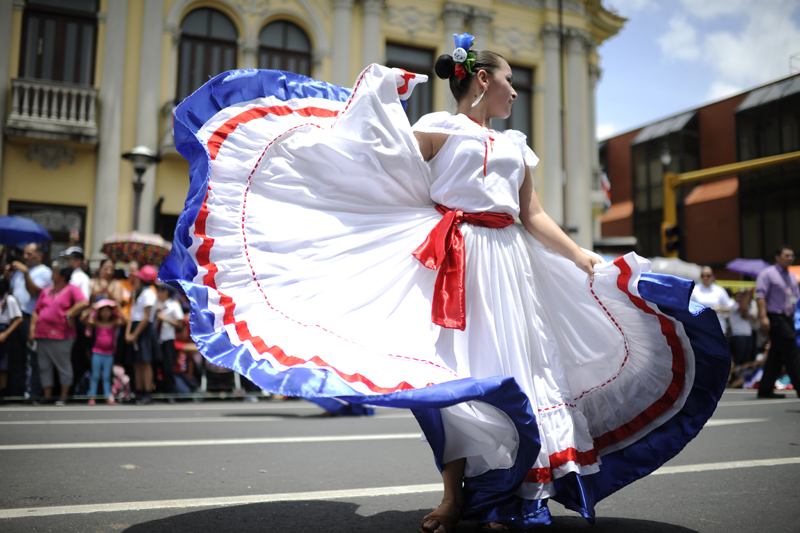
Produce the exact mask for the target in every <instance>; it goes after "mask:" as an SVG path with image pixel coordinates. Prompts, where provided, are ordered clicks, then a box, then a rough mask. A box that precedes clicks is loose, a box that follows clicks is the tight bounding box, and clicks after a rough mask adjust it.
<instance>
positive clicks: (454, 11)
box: [442, 2, 471, 113]
mask: <svg viewBox="0 0 800 533" xmlns="http://www.w3.org/2000/svg"><path fill="white" fill-rule="evenodd" d="M470 13H471V9H470V8H468V7H467V6H463V5H461V4H454V3H452V2H447V3H446V4H445V5H444V7H443V8H442V20H443V21H444V53H445V54H452V53H453V50H455V49H456V42H455V40H454V39H453V34H454V33H457V34H459V35H460V34H461V33H462V32H463V31H464V23H465V22H466V20H467V17H468V16H469V15H470ZM444 94H445V96H444V99H445V109H446V110H447V111H449V112H451V113H455V112H456V108H457V107H458V106H457V105H456V99H455V98H453V94H452V93H451V92H450V86H449V85H448V84H447V82H445V91H444Z"/></svg>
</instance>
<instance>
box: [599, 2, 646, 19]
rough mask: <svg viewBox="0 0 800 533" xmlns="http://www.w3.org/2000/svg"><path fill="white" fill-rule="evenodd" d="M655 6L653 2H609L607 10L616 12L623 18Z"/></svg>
mask: <svg viewBox="0 0 800 533" xmlns="http://www.w3.org/2000/svg"><path fill="white" fill-rule="evenodd" d="M655 5H656V2H655V0H611V1H610V2H608V8H609V9H611V10H612V11H616V12H617V13H619V14H620V15H622V16H623V17H624V16H627V15H630V14H631V13H633V12H636V11H642V10H644V9H647V8H650V7H653V6H655Z"/></svg>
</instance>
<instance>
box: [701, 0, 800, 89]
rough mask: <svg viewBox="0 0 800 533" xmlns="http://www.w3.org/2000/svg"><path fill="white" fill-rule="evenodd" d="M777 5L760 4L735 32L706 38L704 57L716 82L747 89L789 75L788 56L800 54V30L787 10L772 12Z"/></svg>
mask: <svg viewBox="0 0 800 533" xmlns="http://www.w3.org/2000/svg"><path fill="white" fill-rule="evenodd" d="M779 3H782V2H779V1H778V0H774V1H773V2H764V3H762V4H759V5H758V6H757V7H756V8H755V10H754V11H755V12H754V13H752V15H751V16H749V17H748V20H747V22H746V24H745V25H744V26H743V27H742V28H740V29H738V31H737V30H732V31H718V32H714V33H711V34H709V35H708V36H707V37H706V38H705V41H704V43H703V58H704V61H705V62H706V63H708V65H709V66H710V67H711V68H712V69H714V71H716V73H717V74H718V75H719V78H718V80H717V81H720V82H725V83H728V84H730V85H739V86H745V87H746V86H752V85H757V84H759V83H765V82H768V81H770V80H773V79H776V78H780V77H783V76H787V75H788V74H790V72H789V56H790V55H791V54H792V53H795V52H798V51H800V28H799V27H798V26H797V25H796V24H795V22H794V21H793V20H792V18H791V17H790V16H789V15H790V14H791V12H790V11H789V12H787V11H785V10H783V9H775V4H779Z"/></svg>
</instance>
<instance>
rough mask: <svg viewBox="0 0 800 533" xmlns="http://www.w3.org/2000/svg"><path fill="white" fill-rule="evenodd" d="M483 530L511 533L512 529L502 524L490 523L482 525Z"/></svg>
mask: <svg viewBox="0 0 800 533" xmlns="http://www.w3.org/2000/svg"><path fill="white" fill-rule="evenodd" d="M481 527H482V528H483V529H491V530H492V531H511V528H510V527H508V526H507V525H505V524H501V523H500V522H489V523H488V524H481Z"/></svg>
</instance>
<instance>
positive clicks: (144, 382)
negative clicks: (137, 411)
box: [125, 265, 161, 405]
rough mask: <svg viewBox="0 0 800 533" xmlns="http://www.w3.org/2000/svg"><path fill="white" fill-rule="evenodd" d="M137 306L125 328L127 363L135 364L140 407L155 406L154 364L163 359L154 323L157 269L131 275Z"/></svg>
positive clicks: (141, 270) (135, 381)
mask: <svg viewBox="0 0 800 533" xmlns="http://www.w3.org/2000/svg"><path fill="white" fill-rule="evenodd" d="M129 277H130V281H131V288H132V289H133V293H134V295H135V296H134V297H135V300H134V303H133V307H132V308H131V319H130V321H129V322H128V324H127V326H126V328H125V342H127V343H128V350H127V356H126V362H127V363H129V364H132V365H133V370H134V383H135V386H136V391H137V397H138V396H139V395H140V394H141V398H140V399H139V400H138V401H137V403H138V404H139V405H149V404H151V403H153V395H152V391H153V363H156V362H158V361H159V360H160V359H161V350H160V347H159V345H158V336H157V335H156V328H155V326H154V325H153V321H154V319H155V316H156V310H155V307H156V293H155V291H154V290H153V285H154V284H155V282H156V281H157V280H158V273H157V272H156V269H155V268H153V267H151V266H150V265H145V266H143V267H142V268H140V269H139V270H137V271H136V272H132V273H131V274H130V275H129Z"/></svg>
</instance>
